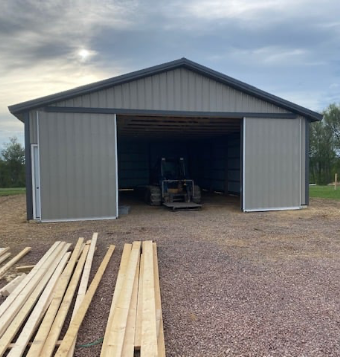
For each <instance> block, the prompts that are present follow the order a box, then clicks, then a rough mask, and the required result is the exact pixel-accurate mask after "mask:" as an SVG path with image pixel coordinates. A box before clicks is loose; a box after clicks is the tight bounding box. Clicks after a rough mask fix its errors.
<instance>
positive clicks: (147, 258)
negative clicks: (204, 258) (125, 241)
mask: <svg viewBox="0 0 340 357" xmlns="http://www.w3.org/2000/svg"><path fill="white" fill-rule="evenodd" d="M143 254H144V272H143V274H144V276H143V314H142V340H141V357H156V356H158V344H157V326H156V302H155V280H154V279H155V278H154V261H153V246H152V241H145V242H143Z"/></svg>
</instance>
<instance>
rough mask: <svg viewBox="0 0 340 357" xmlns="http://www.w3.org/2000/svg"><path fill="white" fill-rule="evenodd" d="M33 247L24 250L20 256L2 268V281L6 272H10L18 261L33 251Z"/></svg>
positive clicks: (0, 275)
mask: <svg viewBox="0 0 340 357" xmlns="http://www.w3.org/2000/svg"><path fill="white" fill-rule="evenodd" d="M31 249H32V248H31V247H26V248H24V249H23V250H22V251H21V252H20V253H19V254H17V255H16V256H15V257H14V258H12V259H11V260H10V261H9V262H8V263H6V264H5V265H4V266H3V267H1V268H0V279H1V278H2V277H3V276H4V275H5V273H6V271H7V270H9V269H10V268H11V267H12V266H13V265H14V264H15V263H16V262H17V261H19V260H20V259H21V258H23V257H24V256H25V255H26V254H28V253H29V252H30V251H31Z"/></svg>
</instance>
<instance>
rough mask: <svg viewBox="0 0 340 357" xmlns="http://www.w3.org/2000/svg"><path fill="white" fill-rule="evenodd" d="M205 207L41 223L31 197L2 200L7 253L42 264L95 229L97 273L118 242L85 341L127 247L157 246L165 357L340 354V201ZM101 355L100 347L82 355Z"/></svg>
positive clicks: (231, 202)
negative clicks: (264, 208) (61, 244)
mask: <svg viewBox="0 0 340 357" xmlns="http://www.w3.org/2000/svg"><path fill="white" fill-rule="evenodd" d="M131 202H132V201H131V200H130V199H129V198H127V201H126V203H127V204H130V203H131ZM205 202H206V204H205V206H204V209H203V210H202V211H196V212H194V211H191V212H189V211H184V212H176V213H173V212H170V211H167V210H166V209H164V208H160V207H150V206H146V205H144V204H143V203H139V202H135V203H134V204H133V205H132V206H131V212H130V214H128V215H124V216H122V217H121V218H120V219H118V220H116V221H94V222H81V223H80V222H74V223H58V224H50V223H44V224H37V223H26V221H25V198H24V196H12V197H0V246H2V247H4V246H10V247H11V248H12V252H13V254H15V253H16V252H18V251H19V250H20V249H22V248H23V247H24V246H32V248H33V249H32V251H31V252H30V253H29V254H28V255H27V256H26V257H25V258H24V259H22V260H21V261H20V265H21V264H22V265H23V264H34V263H36V262H37V261H38V260H39V259H40V258H41V256H42V255H43V254H44V253H45V251H46V250H47V249H48V248H49V247H50V246H51V244H52V242H54V241H55V240H65V241H68V242H75V241H76V239H77V238H78V237H79V236H83V237H85V238H90V237H91V235H92V232H95V231H97V232H99V244H98V249H97V251H96V254H95V260H94V267H95V268H97V267H98V266H99V264H100V262H101V259H102V258H103V256H104V254H105V251H106V249H107V247H108V245H109V244H112V243H113V244H115V245H116V251H115V253H114V254H113V257H112V259H111V262H110V264H109V267H108V269H107V271H106V273H105V275H104V277H103V280H102V282H101V284H100V287H99V289H98V291H97V294H96V296H95V298H94V300H93V303H92V305H91V308H90V310H89V312H88V314H87V316H86V318H85V321H84V324H83V326H82V328H81V331H80V334H79V338H78V343H79V344H84V343H87V342H91V341H94V340H97V339H99V338H101V337H102V336H103V335H104V330H105V325H106V322H107V318H108V312H109V308H110V303H111V298H112V292H113V288H114V283H115V280H116V277H117V270H118V266H119V262H120V257H121V253H122V249H123V244H124V243H125V242H132V241H133V240H145V239H152V240H154V241H156V242H157V243H158V248H159V253H158V256H159V268H160V283H161V292H162V306H163V317H164V328H165V343H166V349H167V356H183V357H184V356H185V357H191V356H192V357H201V356H202V357H203V356H204V357H206V356H208V357H215V356H216V357H217V356H340V298H339V296H340V259H339V257H340V201H330V200H323V199H312V200H311V206H310V207H309V208H308V209H305V210H300V211H290V212H267V213H248V214H244V213H241V212H240V211H239V209H238V203H237V200H236V198H225V197H223V196H214V197H208V198H206V201H205ZM10 273H13V271H12V272H10ZM93 275H94V274H92V276H93ZM2 285H4V282H3V281H1V282H0V287H1V286H2ZM99 354H100V345H97V346H93V347H90V348H80V349H77V352H76V356H99Z"/></svg>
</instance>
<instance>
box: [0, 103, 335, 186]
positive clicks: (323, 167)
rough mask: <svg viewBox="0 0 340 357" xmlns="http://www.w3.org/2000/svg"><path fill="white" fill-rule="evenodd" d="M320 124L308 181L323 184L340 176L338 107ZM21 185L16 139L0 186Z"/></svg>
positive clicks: (21, 157) (7, 148)
mask: <svg viewBox="0 0 340 357" xmlns="http://www.w3.org/2000/svg"><path fill="white" fill-rule="evenodd" d="M323 115H324V119H323V120H322V121H321V122H316V123H312V124H311V125H310V140H309V142H310V145H309V158H310V161H309V169H310V182H311V183H316V184H318V185H327V184H328V183H330V182H333V179H334V174H335V173H338V174H339V176H340V104H339V105H336V104H331V105H330V106H329V107H328V108H327V109H326V110H325V111H324V112H323ZM24 186H25V149H24V148H23V146H22V145H21V144H20V143H19V142H18V140H17V138H15V137H13V138H10V139H9V142H8V143H7V144H5V145H4V149H2V150H1V152H0V187H24Z"/></svg>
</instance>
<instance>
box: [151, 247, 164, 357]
mask: <svg viewBox="0 0 340 357" xmlns="http://www.w3.org/2000/svg"><path fill="white" fill-rule="evenodd" d="M153 264H154V277H155V303H156V328H157V341H158V356H159V357H165V341H164V331H163V317H162V302H161V289H160V285H159V269H158V256H157V244H156V243H153Z"/></svg>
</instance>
